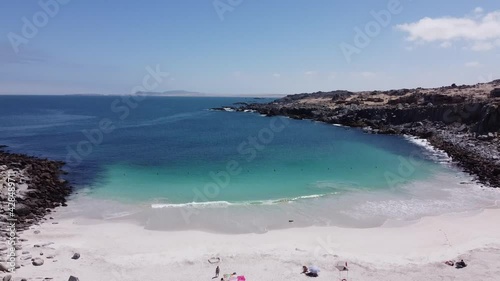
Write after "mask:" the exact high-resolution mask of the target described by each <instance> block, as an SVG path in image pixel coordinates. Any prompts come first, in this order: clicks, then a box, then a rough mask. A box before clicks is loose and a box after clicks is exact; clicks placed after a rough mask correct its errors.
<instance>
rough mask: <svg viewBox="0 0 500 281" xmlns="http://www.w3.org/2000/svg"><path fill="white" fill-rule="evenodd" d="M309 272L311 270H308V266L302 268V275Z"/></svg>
mask: <svg viewBox="0 0 500 281" xmlns="http://www.w3.org/2000/svg"><path fill="white" fill-rule="evenodd" d="M308 271H309V269H308V268H307V266H305V265H304V266H302V272H301V273H300V274H306V273H307V272H308Z"/></svg>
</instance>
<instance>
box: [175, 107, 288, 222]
mask: <svg viewBox="0 0 500 281" xmlns="http://www.w3.org/2000/svg"><path fill="white" fill-rule="evenodd" d="M289 124H290V120H289V118H288V117H282V116H279V117H274V118H272V119H271V121H269V126H266V127H264V128H262V129H260V130H259V132H258V133H257V135H256V136H254V135H251V136H249V137H248V138H247V140H245V141H243V142H241V143H240V144H239V145H238V147H237V149H236V150H237V152H238V154H239V155H241V156H244V160H245V161H246V162H247V163H250V162H252V161H253V160H255V158H256V157H257V155H258V153H259V152H262V151H263V150H264V149H266V146H267V145H269V144H270V143H272V142H273V140H274V138H275V137H276V134H278V133H281V132H282V131H283V130H285V129H286V128H287V126H288V125H289ZM242 171H243V168H242V165H241V164H240V162H238V161H236V160H234V159H231V160H229V161H227V162H226V166H225V169H224V170H222V171H218V172H214V171H211V172H209V177H210V179H211V181H210V182H208V183H207V184H205V185H204V186H203V188H198V187H196V188H194V189H193V193H194V196H193V203H195V202H209V201H213V200H214V199H215V198H216V197H218V196H219V195H220V193H221V191H222V190H223V189H225V188H227V187H228V186H229V184H230V183H231V178H232V177H236V176H238V175H239V174H241V172H242ZM192 206H196V205H195V204H193V205H192ZM181 214H182V217H183V219H184V221H185V222H186V224H189V223H190V221H191V217H192V216H193V215H198V214H199V210H198V209H197V208H182V209H181Z"/></svg>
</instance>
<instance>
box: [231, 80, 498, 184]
mask: <svg viewBox="0 0 500 281" xmlns="http://www.w3.org/2000/svg"><path fill="white" fill-rule="evenodd" d="M499 83H500V81H499V80H496V81H493V82H491V84H492V85H499ZM478 87H479V86H477V85H476V86H467V85H462V86H456V85H455V86H453V85H452V86H449V87H441V88H436V89H421V88H417V89H413V90H407V89H403V90H391V91H385V92H381V91H374V92H361V93H351V92H345V91H340V92H338V91H334V92H328V93H323V92H318V93H312V94H309V95H308V94H298V95H291V96H286V97H285V98H282V99H279V100H276V101H274V102H271V103H267V104H249V105H248V106H246V107H243V108H241V109H239V110H238V111H244V110H252V111H256V112H259V113H261V114H264V115H267V116H277V115H283V116H288V117H290V118H294V119H311V120H316V121H322V122H326V123H332V124H341V125H345V126H350V127H359V128H364V129H366V130H367V131H368V132H370V133H380V134H409V135H414V136H418V137H421V138H425V139H428V140H429V141H430V142H431V144H432V145H434V146H435V147H437V148H439V149H442V150H444V151H445V152H447V153H448V154H449V155H450V156H451V157H452V158H453V159H454V160H455V161H456V162H457V164H458V165H459V166H461V167H462V168H463V169H464V170H466V171H467V172H469V173H471V174H473V175H475V176H476V178H477V179H478V180H479V181H480V182H482V183H484V184H487V185H491V186H495V187H500V139H499V137H498V135H500V104H499V103H498V101H497V100H496V99H491V97H497V95H498V92H500V88H497V89H495V90H493V91H492V92H491V97H489V96H488V94H487V93H486V94H485V93H484V92H480V91H481V90H480V89H479V90H478ZM461 90H464V91H469V92H464V94H457V91H461ZM450 91H451V92H450ZM470 91H472V92H470ZM333 93H336V96H334V97H333V96H332V95H334V94H333ZM465 93H468V94H465ZM470 93H476V94H477V95H473V94H470ZM374 95H382V96H384V95H385V97H386V99H387V101H386V102H383V103H381V104H380V102H381V99H382V98H378V97H373V96H374ZM388 96H389V98H387V97H388ZM328 98H331V99H332V100H330V101H328ZM370 99H371V100H370ZM366 101H368V102H376V103H375V104H373V103H372V104H368V103H365V102H366Z"/></svg>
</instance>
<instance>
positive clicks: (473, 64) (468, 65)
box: [465, 61, 482, 67]
mask: <svg viewBox="0 0 500 281" xmlns="http://www.w3.org/2000/svg"><path fill="white" fill-rule="evenodd" d="M465 66H466V67H480V66H482V64H480V63H479V62H477V61H470V62H467V63H465Z"/></svg>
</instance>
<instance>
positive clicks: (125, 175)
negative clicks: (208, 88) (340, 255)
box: [0, 96, 500, 233]
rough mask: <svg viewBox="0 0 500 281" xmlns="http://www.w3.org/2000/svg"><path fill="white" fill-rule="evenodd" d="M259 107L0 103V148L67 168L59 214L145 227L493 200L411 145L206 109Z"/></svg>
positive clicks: (350, 217) (330, 217) (438, 156)
mask: <svg viewBox="0 0 500 281" xmlns="http://www.w3.org/2000/svg"><path fill="white" fill-rule="evenodd" d="M265 101H266V100H255V99H251V98H174V97H148V98H146V99H145V100H144V101H141V102H134V101H130V100H122V98H120V97H111V96H108V97H96V96H22V97H19V96H18V97H16V96H0V132H1V134H0V144H6V145H8V146H9V150H11V151H14V152H22V153H28V154H31V155H36V156H42V157H49V158H51V159H59V160H63V161H66V162H67V165H66V166H65V169H66V170H67V171H68V172H69V174H68V175H67V177H68V179H69V180H70V181H71V183H72V184H73V185H74V186H75V188H76V190H77V192H78V194H77V195H75V196H73V198H72V200H71V201H70V207H68V208H67V209H66V213H67V214H70V215H84V216H90V217H92V218H99V219H103V218H104V219H112V218H115V219H117V218H127V219H134V220H137V221H138V222H140V223H141V224H143V225H144V226H145V227H147V228H150V229H159V230H164V229H167V230H179V229H197V230H206V231H216V232H237V233H243V232H257V233H261V232H266V231H268V230H269V229H277V228H283V227H290V226H291V224H290V223H289V222H288V221H289V220H293V221H294V223H293V226H308V225H343V226H354V227H369V226H376V225H380V224H382V223H384V222H385V221H387V220H414V219H418V218H420V217H422V216H426V215H436V214H442V213H447V212H459V211H464V210H465V211H467V210H477V209H480V208H483V207H485V206H492V205H494V204H495V202H497V200H500V194H498V191H497V190H491V189H483V188H481V187H478V186H477V185H475V184H473V183H472V182H471V178H470V177H469V176H468V175H466V174H463V173H462V172H460V171H459V170H457V169H456V168H455V167H453V165H452V164H451V163H449V161H448V160H449V159H447V157H445V155H442V153H439V152H436V151H433V150H431V149H429V147H426V146H425V145H421V144H418V141H416V140H409V139H407V138H404V137H401V136H385V135H371V134H366V133H364V132H362V131H361V130H358V129H350V128H344V127H338V126H333V125H328V124H323V123H318V122H312V121H308V120H291V119H287V118H283V117H272V118H269V117H263V116H260V115H259V114H256V113H237V112H218V111H211V110H209V109H210V108H213V107H220V106H224V105H231V104H232V103H234V102H265Z"/></svg>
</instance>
